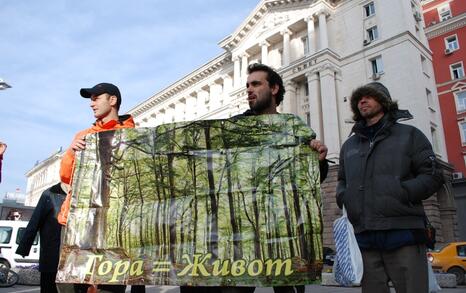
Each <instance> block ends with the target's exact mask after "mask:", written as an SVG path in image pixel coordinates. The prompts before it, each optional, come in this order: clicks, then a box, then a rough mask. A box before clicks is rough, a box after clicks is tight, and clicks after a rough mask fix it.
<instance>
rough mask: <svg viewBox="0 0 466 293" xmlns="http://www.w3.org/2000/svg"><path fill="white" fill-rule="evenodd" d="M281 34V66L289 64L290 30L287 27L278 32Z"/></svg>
mask: <svg viewBox="0 0 466 293" xmlns="http://www.w3.org/2000/svg"><path fill="white" fill-rule="evenodd" d="M280 33H281V34H282V36H283V62H282V65H283V66H288V65H289V64H290V36H291V31H290V30H289V29H285V30H283V31H282V32H280Z"/></svg>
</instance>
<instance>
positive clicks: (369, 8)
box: [364, 2, 375, 17]
mask: <svg viewBox="0 0 466 293" xmlns="http://www.w3.org/2000/svg"><path fill="white" fill-rule="evenodd" d="M374 14H375V5H374V2H371V3H369V4H367V5H364V15H365V16H366V17H369V16H372V15H374Z"/></svg>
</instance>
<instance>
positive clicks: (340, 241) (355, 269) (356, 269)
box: [333, 207, 363, 286]
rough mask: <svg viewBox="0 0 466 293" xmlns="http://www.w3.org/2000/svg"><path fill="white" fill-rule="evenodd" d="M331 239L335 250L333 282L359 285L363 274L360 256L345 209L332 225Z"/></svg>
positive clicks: (344, 284)
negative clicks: (333, 241)
mask: <svg viewBox="0 0 466 293" xmlns="http://www.w3.org/2000/svg"><path fill="white" fill-rule="evenodd" d="M333 238H334V240H335V250H336V255H335V264H334V266H333V273H334V275H335V281H336V282H337V283H338V284H340V285H343V286H350V285H353V284H360V283H361V280H362V274H363V263H362V255H361V251H360V250H359V246H358V242H357V241H356V237H355V236H354V230H353V225H351V223H350V221H349V220H348V216H347V214H346V209H345V207H343V216H341V217H340V218H338V219H336V220H335V222H334V223H333Z"/></svg>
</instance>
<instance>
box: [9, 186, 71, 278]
mask: <svg viewBox="0 0 466 293" xmlns="http://www.w3.org/2000/svg"><path fill="white" fill-rule="evenodd" d="M65 196H66V193H65V192H64V191H63V190H62V189H61V187H60V184H56V185H54V186H52V187H50V188H49V189H47V190H45V191H44V192H43V193H42V195H41V197H40V199H39V202H38V203H37V206H36V208H35V209H34V212H33V213H32V216H31V219H30V220H29V223H28V225H27V227H26V231H25V232H24V234H23V237H22V238H21V241H20V243H19V245H18V249H17V250H16V253H17V254H19V255H22V256H26V255H29V251H30V250H31V246H32V243H33V241H34V238H35V237H36V234H37V232H38V231H39V233H40V256H39V271H41V272H43V273H45V272H49V273H50V272H56V271H57V267H58V259H59V256H60V234H61V225H60V224H58V222H57V217H56V214H57V213H58V211H59V210H60V206H61V204H62V203H63V200H64V199H65ZM57 209H58V210H57Z"/></svg>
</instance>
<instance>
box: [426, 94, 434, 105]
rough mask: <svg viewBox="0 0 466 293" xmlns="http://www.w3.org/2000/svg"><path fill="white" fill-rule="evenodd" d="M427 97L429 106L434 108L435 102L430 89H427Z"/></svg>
mask: <svg viewBox="0 0 466 293" xmlns="http://www.w3.org/2000/svg"><path fill="white" fill-rule="evenodd" d="M426 97H427V106H429V107H430V108H432V107H433V106H434V100H433V99H432V92H431V91H430V90H429V89H426Z"/></svg>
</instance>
